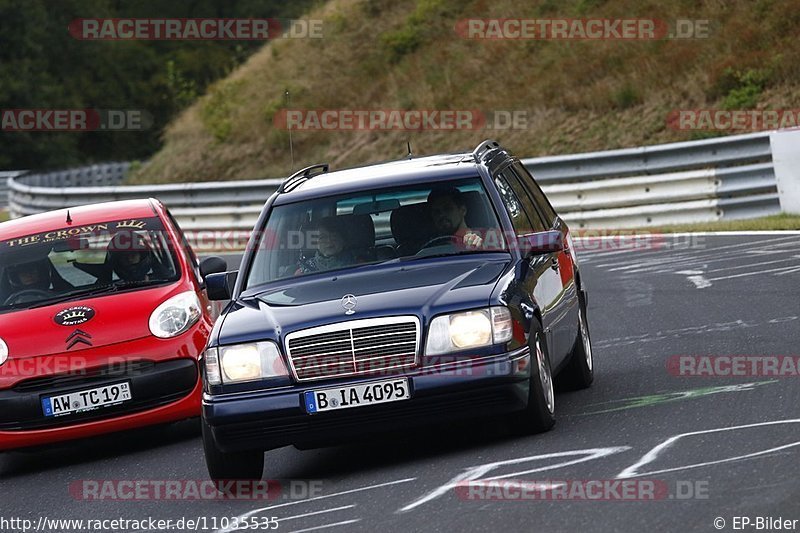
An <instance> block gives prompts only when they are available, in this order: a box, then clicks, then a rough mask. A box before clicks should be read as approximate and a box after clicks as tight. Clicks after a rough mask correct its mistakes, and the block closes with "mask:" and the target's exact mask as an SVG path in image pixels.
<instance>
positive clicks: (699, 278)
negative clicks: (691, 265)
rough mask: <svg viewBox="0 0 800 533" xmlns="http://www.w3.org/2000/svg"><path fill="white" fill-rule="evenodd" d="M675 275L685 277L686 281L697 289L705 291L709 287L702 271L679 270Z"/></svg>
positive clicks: (708, 282)
mask: <svg viewBox="0 0 800 533" xmlns="http://www.w3.org/2000/svg"><path fill="white" fill-rule="evenodd" d="M675 273H676V274H681V275H684V276H686V279H687V280H689V281H691V282H692V283H694V286H695V287H696V288H698V289H705V288H706V287H710V286H711V282H710V281H709V280H707V279H706V277H705V276H704V275H703V271H702V270H680V271H678V272H675Z"/></svg>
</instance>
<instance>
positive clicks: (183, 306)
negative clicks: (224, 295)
mask: <svg viewBox="0 0 800 533" xmlns="http://www.w3.org/2000/svg"><path fill="white" fill-rule="evenodd" d="M201 315H202V312H201V311H200V300H199V299H198V298H197V295H196V294H195V293H194V292H192V291H188V292H182V293H180V294H178V295H175V296H173V297H172V298H170V299H169V300H167V301H166V302H164V303H162V304H161V305H159V306H158V307H156V310H155V311H153V314H152V315H150V332H151V333H152V334H153V335H155V336H156V337H159V338H161V339H169V338H170V337H176V336H178V335H180V334H181V333H183V332H185V331H186V330H188V329H189V328H190V327H192V326H194V325H195V324H196V323H197V321H198V320H200V316H201Z"/></svg>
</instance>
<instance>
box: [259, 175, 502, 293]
mask: <svg viewBox="0 0 800 533" xmlns="http://www.w3.org/2000/svg"><path fill="white" fill-rule="evenodd" d="M506 249H507V248H506V245H505V243H504V241H503V238H502V232H501V231H500V226H499V224H498V221H497V215H496V214H495V212H494V210H493V209H492V206H491V203H490V201H489V199H488V197H487V195H486V191H485V190H484V187H483V184H482V182H481V180H480V178H478V177H475V178H469V179H462V180H454V181H448V182H437V183H430V184H416V185H414V186H404V187H396V188H384V189H378V190H373V191H362V192H358V193H352V194H349V195H342V196H334V197H328V198H319V199H314V200H307V201H303V202H297V203H293V204H288V205H281V206H277V207H274V208H273V209H272V212H271V213H270V216H269V219H268V221H267V225H266V228H265V229H264V230H263V232H262V235H261V236H260V242H259V246H258V249H257V251H256V254H255V256H254V259H253V262H252V268H251V269H250V273H249V276H248V280H247V287H252V286H255V285H261V284H263V283H269V282H271V281H275V280H280V279H286V278H292V277H296V276H303V275H308V274H314V273H318V272H326V271H332V270H338V269H343V268H352V267H357V266H360V265H365V264H374V263H380V262H386V261H404V260H415V259H421V258H425V257H432V256H448V255H460V254H466V253H486V252H490V251H491V252H496V251H499V250H506Z"/></svg>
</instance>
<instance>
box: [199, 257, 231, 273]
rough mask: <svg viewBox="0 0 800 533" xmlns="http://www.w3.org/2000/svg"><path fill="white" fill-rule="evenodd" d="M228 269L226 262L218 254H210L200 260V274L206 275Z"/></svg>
mask: <svg viewBox="0 0 800 533" xmlns="http://www.w3.org/2000/svg"><path fill="white" fill-rule="evenodd" d="M226 270H228V263H226V262H225V260H224V259H223V258H221V257H219V256H216V255H212V256H210V257H206V258H205V259H203V260H202V261H200V275H201V276H203V277H204V278H205V277H208V276H209V275H211V274H219V273H220V272H225V271H226Z"/></svg>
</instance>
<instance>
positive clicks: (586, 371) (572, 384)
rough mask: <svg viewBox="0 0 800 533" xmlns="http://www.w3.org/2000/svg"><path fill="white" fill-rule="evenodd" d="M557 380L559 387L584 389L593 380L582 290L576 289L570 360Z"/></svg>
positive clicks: (591, 356) (589, 337)
mask: <svg viewBox="0 0 800 533" xmlns="http://www.w3.org/2000/svg"><path fill="white" fill-rule="evenodd" d="M558 381H559V383H558V385H559V388H563V389H566V390H579V389H586V388H588V387H589V386H590V385H591V384H592V382H593V381H594V354H593V353H592V339H591V335H590V334H589V319H588V315H587V313H586V296H585V293H584V292H583V291H578V336H577V337H576V338H575V344H574V346H573V347H572V353H571V355H570V361H569V363H568V364H567V366H566V367H565V368H564V370H563V371H562V372H561V373H560V374H559V376H558Z"/></svg>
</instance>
